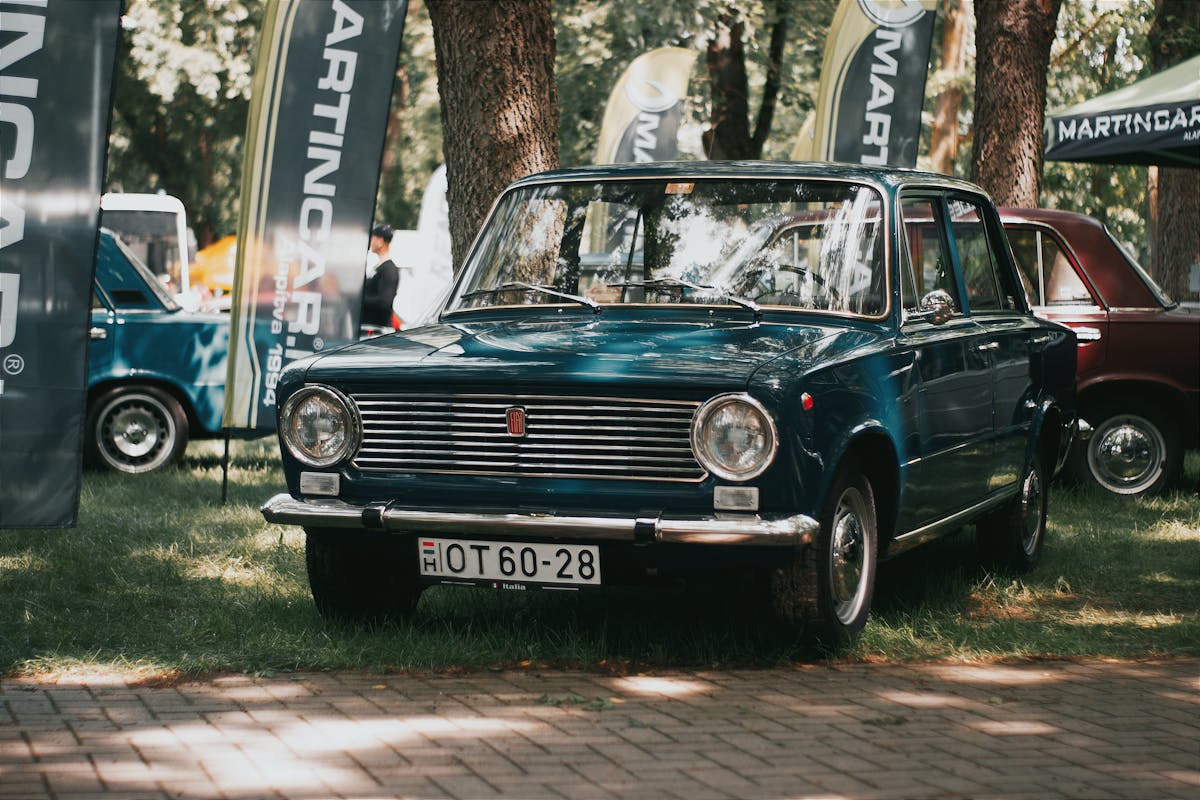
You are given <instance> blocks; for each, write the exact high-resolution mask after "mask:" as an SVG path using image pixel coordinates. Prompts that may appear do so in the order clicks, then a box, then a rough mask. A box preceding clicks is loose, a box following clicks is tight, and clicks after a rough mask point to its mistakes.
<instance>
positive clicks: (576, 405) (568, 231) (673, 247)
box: [263, 162, 1075, 642]
mask: <svg viewBox="0 0 1200 800" xmlns="http://www.w3.org/2000/svg"><path fill="white" fill-rule="evenodd" d="M1074 369H1075V340H1074V336H1073V334H1072V333H1071V332H1070V330H1069V329H1067V328H1065V327H1062V326H1060V325H1058V324H1055V323H1053V322H1047V321H1044V320H1041V319H1038V318H1037V317H1035V316H1034V315H1033V314H1031V313H1030V311H1029V308H1028V305H1027V302H1026V299H1025V295H1024V292H1023V291H1022V287H1021V283H1020V280H1019V278H1018V276H1017V273H1016V269H1015V267H1014V264H1013V259H1012V254H1011V252H1010V250H1009V246H1008V243H1007V241H1006V239H1005V237H1004V233H1003V230H1002V229H1001V226H1000V221H999V218H998V217H997V215H996V212H995V209H994V208H993V206H992V204H991V202H990V201H989V200H988V199H987V197H986V196H985V195H983V194H982V193H981V192H980V190H979V189H978V188H977V187H975V186H973V185H971V184H969V183H965V182H962V181H958V180H952V179H949V178H946V177H945V176H940V175H931V174H924V173H919V172H912V171H895V170H883V169H871V168H863V167H850V166H836V165H828V164H826V165H813V164H786V163H715V162H714V163H707V162H694V163H680V164H662V163H658V164H642V165H624V166H612V167H593V168H582V169H574V170H563V171H557V172H551V173H545V174H540V175H535V176H532V177H529V178H526V179H524V180H521V181H518V182H517V183H515V184H514V185H512V186H511V187H510V188H509V189H507V190H506V191H505V192H504V193H503V195H502V196H501V197H500V198H499V200H498V202H497V203H496V205H495V207H494V208H493V210H492V212H491V214H490V216H489V218H488V220H487V222H486V224H485V225H484V227H483V229H482V231H481V233H480V234H479V237H478V239H477V240H476V242H475V244H474V246H473V248H472V250H471V252H470V254H469V256H468V258H467V259H466V263H465V266H464V269H463V271H462V274H461V276H460V278H459V279H458V282H457V285H456V287H455V289H454V291H453V293H452V294H451V296H450V298H449V300H448V301H447V304H446V306H445V308H444V309H443V311H442V313H441V315H440V317H439V319H438V322H437V323H436V324H431V325H427V326H425V327H421V328H417V329H415V330H405V331H403V332H400V333H397V334H394V335H390V336H384V337H380V338H378V339H373V340H370V341H365V342H360V343H358V344H355V345H351V346H349V347H346V348H344V349H341V350H338V351H335V352H330V353H325V354H322V355H319V356H315V357H312V358H309V359H307V360H304V361H301V362H297V363H295V364H293V365H291V367H290V368H288V369H287V370H285V373H284V375H283V377H282V378H281V381H280V387H279V388H280V393H279V397H280V412H279V432H280V442H281V449H282V452H283V466H284V472H285V475H286V479H287V484H288V489H289V491H288V493H287V494H281V495H278V496H276V497H274V498H272V499H271V500H270V501H268V502H267V503H266V504H265V505H264V507H263V513H264V516H265V517H266V519H267V520H268V521H271V522H279V523H284V524H295V525H302V526H304V528H305V531H306V533H307V566H308V575H309V582H310V585H311V588H312V593H313V597H314V599H315V601H316V605H317V608H318V610H319V611H320V612H321V613H322V614H323V615H325V616H326V617H330V618H339V619H352V620H362V619H375V618H379V617H383V616H388V615H394V614H403V613H406V612H408V611H409V610H411V609H412V608H413V607H414V604H415V603H416V602H417V599H418V596H419V595H420V593H421V591H422V589H423V588H424V587H425V586H428V585H431V584H454V585H463V584H465V585H473V586H486V587H495V588H503V589H517V590H524V589H533V588H550V589H587V588H592V587H598V586H605V585H608V584H618V583H630V582H641V581H647V580H654V579H662V578H679V577H683V578H685V579H688V578H691V579H696V580H713V579H715V578H716V577H718V576H719V575H720V574H721V573H722V572H723V571H727V570H730V569H732V568H737V569H738V570H740V571H741V572H742V574H746V573H747V572H748V573H749V574H750V575H752V576H757V580H758V585H759V586H761V587H762V589H763V590H764V591H763V595H762V596H763V598H764V606H766V605H768V604H769V608H770V610H771V611H772V612H773V614H774V616H775V618H777V619H778V620H779V621H780V622H781V623H783V624H785V625H787V626H788V627H790V628H794V629H796V630H798V631H799V632H800V633H801V634H802V635H803V636H805V637H807V638H811V639H820V640H823V641H825V642H841V641H847V640H850V639H852V638H853V637H854V636H855V635H856V634H857V633H858V632H859V631H860V630H861V629H862V627H863V625H864V624H865V622H866V619H867V614H868V611H869V608H870V604H871V596H872V590H873V586H874V582H875V574H876V564H877V562H878V561H879V559H881V558H885V557H890V556H893V555H895V554H897V553H900V552H902V551H904V550H906V549H908V548H910V547H912V546H913V545H916V544H919V543H922V542H925V541H927V540H929V539H932V538H934V537H936V536H938V535H940V534H943V533H947V532H950V531H954V530H956V529H958V528H960V527H962V526H963V525H964V524H965V523H968V522H975V523H976V525H977V530H978V535H979V540H980V543H981V545H982V546H983V549H984V551H985V552H986V553H987V554H988V555H989V557H993V558H995V559H996V560H997V561H998V562H999V563H1001V564H1003V565H1005V566H1007V567H1012V568H1016V569H1028V568H1031V567H1033V566H1034V565H1035V564H1036V563H1037V561H1038V558H1039V555H1040V553H1041V549H1042V542H1043V537H1044V533H1045V524H1046V501H1047V492H1048V490H1049V478H1050V476H1051V475H1052V473H1053V472H1054V471H1055V470H1057V469H1059V468H1060V467H1061V465H1062V463H1063V460H1064V458H1065V454H1066V452H1067V449H1068V447H1069V445H1070V443H1071V440H1072V436H1073V434H1074V431H1075V409H1074V395H1073V391H1074V390H1073V380H1074ZM766 598H769V603H768V602H767V601H766Z"/></svg>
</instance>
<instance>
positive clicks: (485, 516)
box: [261, 494, 819, 547]
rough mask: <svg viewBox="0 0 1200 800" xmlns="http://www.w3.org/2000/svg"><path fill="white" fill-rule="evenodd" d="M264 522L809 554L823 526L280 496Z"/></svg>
mask: <svg viewBox="0 0 1200 800" xmlns="http://www.w3.org/2000/svg"><path fill="white" fill-rule="evenodd" d="M261 510H262V514H263V518H264V519H266V521H267V522H272V523H275V524H279V525H301V526H305V527H313V528H349V529H371V530H383V531H389V532H393V533H430V534H432V533H441V534H446V535H466V536H506V537H507V536H513V537H518V538H530V539H576V540H587V541H624V542H634V541H644V540H653V541H656V542H661V543H664V544H703V545H738V546H766V547H802V546H806V545H809V544H811V543H812V542H813V539H814V537H815V536H816V533H817V529H818V527H819V523H818V522H817V521H816V520H815V519H813V518H812V517H809V516H807V515H804V514H795V515H792V516H767V517H762V516H758V515H734V514H727V515H726V514H721V515H696V516H675V517H668V516H659V517H632V516H622V515H614V516H600V515H566V514H552V513H536V512H505V511H500V510H496V511H450V510H430V509H423V508H404V507H402V506H398V505H396V504H394V503H387V504H383V503H376V504H368V505H355V504H352V503H347V502H345V501H343V500H335V499H299V500H298V499H296V498H294V497H292V496H291V495H289V494H277V495H275V496H274V497H272V498H271V499H270V500H268V501H267V502H266V503H265V504H264V505H263V506H262V509H261Z"/></svg>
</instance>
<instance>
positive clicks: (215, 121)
mask: <svg viewBox="0 0 1200 800" xmlns="http://www.w3.org/2000/svg"><path fill="white" fill-rule="evenodd" d="M262 6H263V2H262V0H229V1H228V2H225V1H224V0H182V2H177V1H176V0H130V3H129V6H128V10H127V14H126V16H127V17H128V19H129V20H131V21H132V22H133V23H134V25H135V27H132V28H129V29H127V30H125V31H124V32H123V33H122V44H123V47H122V54H121V56H120V57H119V59H118V76H117V82H116V96H115V110H114V115H113V134H112V137H111V140H110V156H109V173H108V187H109V188H110V189H117V188H119V189H123V190H125V191H156V190H159V189H162V190H164V191H167V192H170V193H172V194H176V195H179V196H180V197H181V198H182V199H183V200H184V203H185V205H186V206H187V208H188V212H189V215H190V217H191V219H192V221H193V224H194V226H195V228H196V230H197V234H198V235H199V236H200V237H201V238H202V239H204V240H207V239H208V238H209V237H212V238H216V237H218V236H220V235H224V234H227V233H232V232H233V231H234V228H235V223H236V213H237V208H238V199H239V198H238V190H239V185H238V179H239V174H240V170H241V157H242V150H241V137H242V135H243V133H244V128H245V113H246V109H247V107H248V97H249V81H250V76H251V72H252V69H253V55H254V52H253V51H254V47H255V44H256V40H257V34H258V27H259V24H260V19H261V15H262ZM836 7H837V0H736V1H735V0H663V2H658V3H637V2H624V1H622V2H611V0H555V2H554V3H553V5H552V11H553V14H554V22H555V27H556V36H557V61H556V74H557V79H558V94H559V100H560V105H561V125H560V131H559V137H560V143H561V153H560V159H561V162H562V164H563V165H564V166H574V165H579V164H587V163H590V162H591V161H592V160H593V159H594V154H595V147H596V142H597V139H598V137H599V133H600V131H599V128H600V121H601V119H602V117H603V114H604V109H605V106H606V104H607V101H608V95H609V93H610V92H611V90H612V86H613V84H614V82H615V81H616V80H617V78H618V76H619V75H620V74H621V72H622V71H623V70H624V69H625V68H626V67H627V66H628V65H629V64H630V62H632V61H633V59H634V58H636V57H637V56H639V55H641V54H642V53H644V52H646V51H647V50H650V49H653V48H655V47H661V46H666V45H674V46H680V47H688V48H695V49H697V50H699V51H701V53H700V57H699V58H698V59H697V66H696V68H695V71H694V74H693V76H692V84H691V91H690V97H689V100H688V104H689V105H688V113H687V114H686V115H685V120H684V126H683V128H682V130H681V142H680V157H681V158H703V157H704V152H703V145H702V144H701V133H702V132H703V129H704V127H705V126H706V124H707V120H708V118H709V113H710V107H709V93H708V85H707V82H708V79H707V73H706V68H705V62H704V54H703V50H704V48H705V45H706V43H707V42H708V40H709V39H710V38H711V37H712V36H713V35H714V32H715V31H716V26H717V24H718V22H717V20H718V19H719V18H720V16H721V14H722V12H724V11H727V10H728V9H730V8H733V9H736V10H737V12H738V13H739V14H740V15H741V17H742V18H743V20H744V21H745V31H746V32H745V46H746V57H747V69H748V72H749V76H750V91H751V95H752V96H751V109H752V112H754V111H756V110H757V107H758V106H757V104H758V99H759V97H760V95H761V90H762V86H763V82H764V80H765V76H766V58H767V49H768V40H769V35H770V29H771V26H772V25H773V24H774V22H775V20H776V19H777V18H778V17H779V16H780V15H783V16H785V17H786V18H787V19H788V44H787V47H786V49H785V52H784V63H783V79H782V90H781V93H780V96H779V101H778V102H779V105H778V107H777V109H776V113H775V121H774V125H773V130H772V133H771V136H770V137H769V139H768V141H767V144H766V147H765V151H764V157H765V158H768V159H777V160H782V159H786V158H788V157H789V155H790V153H791V151H792V147H793V145H794V143H795V137H796V134H797V133H798V132H799V130H800V128H801V126H802V125H803V123H804V120H805V118H806V116H807V115H808V113H809V112H810V111H811V110H812V108H813V106H814V103H815V100H816V94H817V88H818V83H819V77H820V69H821V60H822V57H823V53H824V47H825V37H826V33H827V31H828V27H829V24H830V22H831V20H832V18H833V14H834V11H835V10H836ZM1153 14H1154V9H1153V2H1152V0H1080V1H1079V2H1070V3H1065V4H1064V5H1063V10H1062V13H1061V14H1060V16H1059V34H1058V40H1057V42H1056V44H1055V47H1054V51H1053V53H1052V56H1051V66H1050V70H1049V75H1048V86H1047V94H1048V105H1049V107H1050V108H1056V107H1059V106H1063V105H1069V104H1071V103H1074V102H1078V101H1080V100H1083V99H1086V98H1088V97H1091V96H1093V95H1095V94H1099V93H1101V92H1104V91H1107V90H1110V89H1113V88H1116V87H1119V86H1122V85H1125V84H1127V83H1129V82H1132V81H1133V80H1136V79H1137V78H1139V77H1143V76H1144V74H1145V72H1146V71H1147V69H1148V66H1147V59H1148V48H1149V45H1148V42H1147V36H1148V32H1149V27H1150V23H1151V22H1152V20H1153ZM972 21H973V20H972ZM969 40H973V35H972V36H969ZM940 42H941V39H940V21H939V28H938V30H937V31H935V35H934V52H933V55H932V63H933V70H934V71H933V72H931V74H930V79H929V81H928V83H927V86H926V100H925V109H926V114H925V118H924V119H925V125H924V131H923V141H924V147H925V148H927V147H928V126H929V123H930V122H931V120H932V113H931V111H932V107H933V106H932V103H933V99H934V98H935V97H936V95H937V93H938V92H939V91H940V90H941V89H942V88H943V87H945V86H948V85H951V84H953V85H958V86H961V87H962V88H963V89H964V90H965V94H964V98H963V104H962V109H961V112H960V133H962V134H963V135H964V136H965V137H969V135H970V131H971V126H972V124H973V118H972V111H973V102H974V96H973V95H974V92H973V79H974V57H973V52H971V53H969V54H968V60H967V64H966V66H965V67H964V69H963V71H962V73H960V74H956V75H948V74H944V73H939V72H937V70H936V67H937V65H938V63H939V58H940ZM969 157H970V145H969V139H966V140H964V143H963V145H962V146H961V147H960V152H959V169H958V170H957V172H958V174H960V175H961V174H966V171H967V167H968V164H969ZM442 161H443V157H442V142H441V114H440V108H439V105H438V94H437V70H436V64H435V58H434V47H433V33H432V26H431V24H430V22H429V16H428V13H427V12H426V9H425V6H424V2H423V1H422V0H410V2H409V13H408V17H407V19H406V22H405V35H404V41H403V49H402V55H401V60H400V64H399V70H398V77H397V80H396V85H395V91H394V95H393V106H392V120H391V124H390V127H389V133H388V148H387V154H386V155H385V158H384V169H383V171H382V174H381V178H380V185H379V192H378V196H377V211H376V219H377V220H383V221H387V222H388V223H390V224H392V225H393V226H395V227H398V228H414V227H416V221H417V215H418V212H419V210H420V204H421V197H422V194H423V192H424V189H425V185H426V183H427V182H428V180H429V177H430V175H431V174H432V172H433V170H434V169H435V168H436V166H437V165H438V164H439V163H441V162H442ZM1042 204H1043V205H1045V206H1049V207H1054V208H1064V209H1070V210H1077V211H1082V212H1084V213H1089V214H1092V215H1094V216H1097V217H1099V218H1100V219H1102V220H1104V221H1105V222H1106V223H1107V224H1108V225H1109V226H1110V228H1111V229H1112V230H1113V231H1114V233H1115V234H1116V235H1117V237H1118V238H1119V239H1121V240H1122V241H1124V242H1127V243H1130V244H1131V245H1133V247H1134V249H1135V250H1136V251H1138V252H1141V253H1143V254H1144V253H1145V251H1146V247H1147V244H1146V235H1145V220H1146V217H1147V201H1146V168H1144V167H1109V166H1100V165H1096V166H1093V165H1085V164H1069V163H1055V162H1049V163H1047V164H1046V167H1045V180H1044V185H1043V197H1042Z"/></svg>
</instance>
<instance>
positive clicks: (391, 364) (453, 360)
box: [305, 315, 865, 388]
mask: <svg viewBox="0 0 1200 800" xmlns="http://www.w3.org/2000/svg"><path fill="white" fill-rule="evenodd" d="M864 335H865V334H864V332H863V331H848V330H847V329H846V328H845V327H844V325H835V324H822V323H821V322H819V321H818V322H815V323H814V322H811V321H808V322H806V323H804V324H785V323H778V322H766V321H759V322H752V321H751V320H749V319H746V318H742V319H732V318H731V319H714V318H711V317H708V316H707V315H705V316H704V317H703V318H701V317H700V316H699V315H689V316H686V317H677V318H655V319H645V318H639V319H618V318H614V317H612V316H611V315H610V316H607V317H590V316H589V317H587V318H586V319H580V318H576V319H574V320H569V319H565V320H552V321H546V320H544V319H541V320H537V321H533V320H514V319H506V320H501V321H495V320H493V321H487V322H483V321H481V322H465V323H459V324H453V325H445V324H439V325H431V326H427V327H423V328H417V329H415V330H412V331H403V332H400V333H397V334H393V335H390V336H381V337H379V338H376V339H369V340H366V341H362V342H358V343H356V344H353V345H350V346H348V347H345V348H342V349H340V350H337V351H334V352H332V353H329V354H328V355H324V356H320V357H318V358H316V359H315V360H313V361H312V362H310V363H309V366H308V369H307V373H306V375H305V378H306V379H307V380H308V381H330V382H342V383H353V384H356V385H362V384H381V383H382V384H390V385H392V386H396V385H403V386H412V385H414V384H417V383H423V382H424V383H443V382H445V381H446V380H448V379H449V380H453V381H454V382H455V383H456V384H473V385H476V386H478V385H481V384H502V385H515V384H521V385H530V384H538V385H542V384H556V383H558V384H561V383H570V382H578V381H588V382H592V383H620V384H651V385H660V386H670V387H673V388H685V387H691V388H694V387H697V386H704V385H714V386H726V387H727V386H730V385H740V386H745V385H747V384H748V383H749V381H750V378H751V376H752V375H753V373H754V372H755V370H757V369H759V368H760V367H761V366H763V365H764V364H766V363H767V362H769V361H772V360H774V359H776V358H778V357H780V356H782V355H784V354H786V353H792V354H793V355H794V356H795V354H797V353H799V354H801V355H800V362H801V363H799V364H796V365H795V366H796V367H798V368H800V369H803V362H805V361H807V360H809V359H811V353H815V352H817V351H820V353H821V355H822V357H828V356H829V355H830V352H831V351H836V350H842V349H846V348H849V347H853V346H854V345H855V344H856V343H861V342H862V339H863V336H864ZM839 342H840V344H839ZM806 352H807V353H809V354H810V355H809V356H807V357H805V356H804V355H803V354H804V353H806Z"/></svg>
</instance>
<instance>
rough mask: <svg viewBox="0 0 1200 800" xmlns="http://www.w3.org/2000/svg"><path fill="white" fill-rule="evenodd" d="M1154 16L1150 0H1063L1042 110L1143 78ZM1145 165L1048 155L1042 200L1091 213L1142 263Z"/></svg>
mask: <svg viewBox="0 0 1200 800" xmlns="http://www.w3.org/2000/svg"><path fill="white" fill-rule="evenodd" d="M1153 18H1154V3H1153V2H1151V0H1124V1H1123V2H1119V3H1115V2H1112V1H1111V0H1109V1H1108V2H1099V1H1098V0H1091V2H1075V3H1064V4H1063V9H1062V12H1061V13H1060V15H1059V18H1058V36H1057V39H1056V40H1055V43H1054V48H1053V50H1052V51H1051V54H1050V70H1049V73H1048V79H1047V84H1046V107H1047V110H1049V111H1053V110H1055V109H1058V108H1063V107H1065V106H1070V105H1073V104H1075V103H1079V102H1082V101H1084V100H1087V99H1089V98H1091V97H1095V96H1096V95H1099V94H1103V93H1105V92H1109V91H1112V90H1114V89H1119V88H1121V87H1122V86H1126V85H1128V84H1130V83H1133V82H1134V81H1136V80H1138V79H1139V78H1144V77H1146V75H1147V74H1149V62H1148V60H1149V43H1148V40H1147V36H1148V34H1149V31H1150V24H1151V22H1152V21H1153ZM1147 172H1148V169H1147V168H1146V167H1133V166H1110V165H1106V164H1074V163H1070V162H1058V161H1047V162H1046V164H1045V169H1044V172H1043V182H1042V205H1043V206H1045V207H1047V208H1061V209H1066V210H1068V211H1078V212H1080V213H1083V214H1089V215H1091V216H1093V217H1096V218H1097V219H1099V220H1100V221H1101V222H1103V223H1105V224H1106V225H1108V227H1109V229H1110V230H1111V231H1112V232H1113V235H1114V236H1116V237H1117V239H1118V240H1120V241H1122V242H1124V243H1126V244H1128V245H1130V246H1131V247H1132V248H1133V251H1134V252H1135V253H1137V254H1138V256H1139V259H1140V260H1141V261H1142V262H1143V263H1149V247H1150V242H1149V239H1148V238H1147V224H1146V223H1147V220H1148V218H1149V204H1148V199H1147V195H1146V186H1147Z"/></svg>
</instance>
